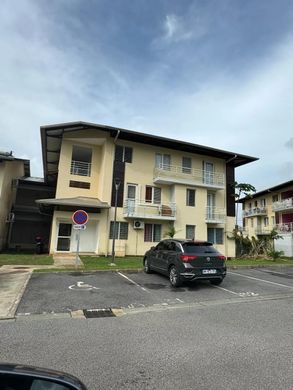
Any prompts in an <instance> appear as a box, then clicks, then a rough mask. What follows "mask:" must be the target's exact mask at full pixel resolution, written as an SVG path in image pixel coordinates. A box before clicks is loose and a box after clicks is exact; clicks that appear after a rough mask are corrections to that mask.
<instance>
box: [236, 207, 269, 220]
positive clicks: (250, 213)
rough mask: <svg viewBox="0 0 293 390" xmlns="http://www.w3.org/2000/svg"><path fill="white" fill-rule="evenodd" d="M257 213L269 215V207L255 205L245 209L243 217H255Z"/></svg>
mask: <svg viewBox="0 0 293 390" xmlns="http://www.w3.org/2000/svg"><path fill="white" fill-rule="evenodd" d="M257 215H267V208H266V207H254V208H251V209H249V210H243V211H242V217H243V218H246V217H254V216H257Z"/></svg>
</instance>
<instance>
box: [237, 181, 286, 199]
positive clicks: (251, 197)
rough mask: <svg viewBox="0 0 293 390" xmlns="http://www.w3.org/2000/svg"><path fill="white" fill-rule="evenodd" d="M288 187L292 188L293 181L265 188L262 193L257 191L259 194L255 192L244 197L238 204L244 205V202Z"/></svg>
mask: <svg viewBox="0 0 293 390" xmlns="http://www.w3.org/2000/svg"><path fill="white" fill-rule="evenodd" d="M290 186H293V180H289V181H286V182H284V183H281V184H278V185H276V186H274V187H270V188H267V189H265V190H262V191H259V192H255V193H254V194H252V195H251V196H246V197H244V198H241V199H239V203H244V202H245V201H246V200H249V199H254V198H257V197H259V196H263V195H266V194H269V193H271V192H276V191H280V190H284V189H285V188H287V187H290Z"/></svg>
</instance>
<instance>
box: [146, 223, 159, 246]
mask: <svg viewBox="0 0 293 390" xmlns="http://www.w3.org/2000/svg"><path fill="white" fill-rule="evenodd" d="M161 233H162V225H157V224H150V223H146V224H145V225H144V241H145V242H159V241H160V240H161Z"/></svg>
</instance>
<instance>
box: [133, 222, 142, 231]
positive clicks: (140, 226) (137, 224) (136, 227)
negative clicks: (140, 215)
mask: <svg viewBox="0 0 293 390" xmlns="http://www.w3.org/2000/svg"><path fill="white" fill-rule="evenodd" d="M143 228H144V223H143V222H141V221H134V222H133V229H143Z"/></svg>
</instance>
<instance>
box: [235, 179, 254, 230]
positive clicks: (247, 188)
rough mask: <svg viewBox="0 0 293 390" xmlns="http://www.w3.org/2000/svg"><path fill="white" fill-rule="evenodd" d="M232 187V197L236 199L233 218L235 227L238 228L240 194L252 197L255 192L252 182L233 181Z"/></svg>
mask: <svg viewBox="0 0 293 390" xmlns="http://www.w3.org/2000/svg"><path fill="white" fill-rule="evenodd" d="M232 186H233V188H234V192H235V193H234V197H235V201H236V218H235V222H236V223H235V229H236V230H238V208H239V200H240V198H241V197H242V196H247V197H252V196H253V194H254V193H255V192H256V189H255V187H254V186H253V185H252V184H248V183H238V182H237V181H235V182H234V183H233V184H232Z"/></svg>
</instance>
